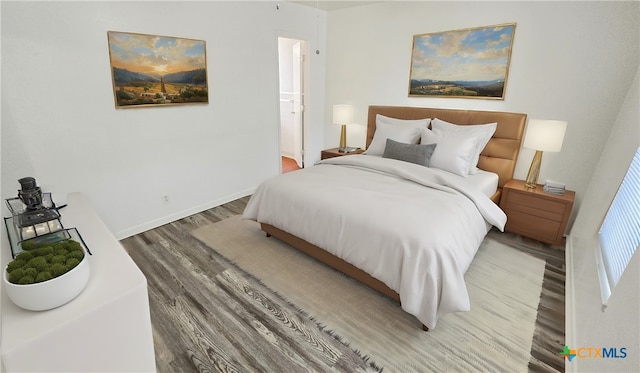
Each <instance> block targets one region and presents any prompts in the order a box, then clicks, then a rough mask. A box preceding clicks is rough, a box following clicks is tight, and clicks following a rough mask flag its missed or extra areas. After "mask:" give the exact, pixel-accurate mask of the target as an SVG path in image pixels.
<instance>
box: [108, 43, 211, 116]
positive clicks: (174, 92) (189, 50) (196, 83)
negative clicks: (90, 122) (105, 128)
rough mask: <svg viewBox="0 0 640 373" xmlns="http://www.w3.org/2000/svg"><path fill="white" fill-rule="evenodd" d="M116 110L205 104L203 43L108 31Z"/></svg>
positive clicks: (207, 98) (205, 55)
mask: <svg viewBox="0 0 640 373" xmlns="http://www.w3.org/2000/svg"><path fill="white" fill-rule="evenodd" d="M107 38H108V42H109V60H110V66H111V78H112V84H113V97H114V100H115V105H116V108H134V107H149V106H166V105H185V104H208V103H209V88H208V83H207V53H206V43H205V41H204V40H196V39H186V38H178V37H172V36H160V35H148V34H138V33H129V32H119V31H108V32H107Z"/></svg>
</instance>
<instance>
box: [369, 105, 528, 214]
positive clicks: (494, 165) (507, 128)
mask: <svg viewBox="0 0 640 373" xmlns="http://www.w3.org/2000/svg"><path fill="white" fill-rule="evenodd" d="M377 114H381V115H384V116H387V117H391V118H398V119H423V118H432V119H433V118H438V119H442V120H444V121H447V122H450V123H455V124H460V125H464V124H485V123H494V122H496V123H498V126H497V128H496V132H495V133H494V134H493V137H492V138H491V140H489V143H488V144H487V146H486V147H485V148H484V150H483V151H482V153H481V154H480V161H479V162H478V167H479V168H481V169H483V170H485V171H491V172H495V173H496V174H498V176H499V181H498V192H497V193H496V195H494V197H492V199H493V200H494V202H496V203H498V202H499V200H500V199H499V198H500V195H501V192H502V187H503V186H504V184H505V183H506V182H507V181H509V180H511V179H512V178H513V172H514V170H515V167H516V161H517V160H518V153H519V152H520V144H521V143H522V136H523V134H524V127H525V124H526V122H527V115H526V114H519V113H505V112H498V111H478V110H458V109H434V108H419V107H405V106H369V118H368V122H367V147H369V144H371V140H372V139H373V134H374V132H375V131H376V115H377Z"/></svg>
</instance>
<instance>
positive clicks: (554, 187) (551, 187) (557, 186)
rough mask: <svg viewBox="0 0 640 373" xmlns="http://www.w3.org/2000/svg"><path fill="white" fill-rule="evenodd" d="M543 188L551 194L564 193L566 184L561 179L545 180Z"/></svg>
mask: <svg viewBox="0 0 640 373" xmlns="http://www.w3.org/2000/svg"><path fill="white" fill-rule="evenodd" d="M542 190H544V191H545V192H547V193H551V194H564V191H565V185H564V183H561V182H559V181H554V180H547V181H545V182H544V186H543V187H542Z"/></svg>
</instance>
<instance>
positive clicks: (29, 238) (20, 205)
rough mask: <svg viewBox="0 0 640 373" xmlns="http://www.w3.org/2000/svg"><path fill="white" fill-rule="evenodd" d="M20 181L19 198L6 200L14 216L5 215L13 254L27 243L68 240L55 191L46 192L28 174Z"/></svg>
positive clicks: (36, 243) (35, 243)
mask: <svg viewBox="0 0 640 373" xmlns="http://www.w3.org/2000/svg"><path fill="white" fill-rule="evenodd" d="M18 182H19V183H20V188H21V189H20V190H18V198H10V199H7V200H6V203H7V207H8V208H9V211H11V215H12V217H11V218H5V225H6V227H7V232H8V234H9V240H10V241H11V251H12V254H13V256H14V257H15V255H16V254H18V253H19V252H21V251H22V245H23V244H24V243H25V242H33V244H34V245H39V244H42V243H45V242H57V241H60V240H62V239H67V238H68V237H66V236H67V235H66V234H65V232H64V228H63V227H62V223H61V222H60V213H59V212H58V209H57V207H56V206H55V204H54V203H53V200H52V199H51V193H42V190H41V189H40V187H39V186H37V184H36V179H34V178H33V177H24V178H22V179H20V180H18ZM10 226H12V227H13V229H11V228H10Z"/></svg>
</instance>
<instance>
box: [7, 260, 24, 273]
mask: <svg viewBox="0 0 640 373" xmlns="http://www.w3.org/2000/svg"><path fill="white" fill-rule="evenodd" d="M25 264H27V262H26V261H25V260H22V259H18V258H16V259H14V260H13V261H12V262H11V263H9V265H7V272H9V273H11V272H13V271H14V270H16V269H18V268H22V267H24V265H25Z"/></svg>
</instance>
